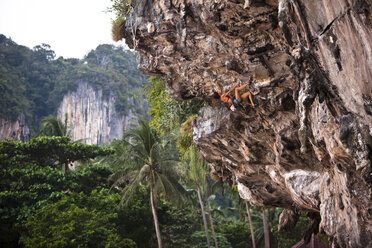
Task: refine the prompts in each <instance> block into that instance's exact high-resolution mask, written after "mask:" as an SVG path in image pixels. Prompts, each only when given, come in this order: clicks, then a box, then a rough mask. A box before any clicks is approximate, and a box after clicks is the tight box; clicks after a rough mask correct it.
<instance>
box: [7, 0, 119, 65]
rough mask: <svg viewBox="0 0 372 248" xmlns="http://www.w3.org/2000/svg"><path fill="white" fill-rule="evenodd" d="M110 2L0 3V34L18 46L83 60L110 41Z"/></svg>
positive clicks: (26, 0) (10, 0)
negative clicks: (44, 47) (43, 46)
mask: <svg viewBox="0 0 372 248" xmlns="http://www.w3.org/2000/svg"><path fill="white" fill-rule="evenodd" d="M110 4H111V1H110V0H0V34H4V35H5V36H6V37H8V38H9V37H10V38H11V39H12V40H13V41H15V42H16V43H17V44H19V45H24V46H27V47H30V48H32V47H34V46H36V45H40V44H41V43H46V44H49V45H50V46H51V49H52V50H53V51H55V52H56V54H57V57H59V56H63V57H64V58H82V57H83V56H84V55H85V54H87V53H88V52H89V51H90V50H92V49H95V48H96V47H97V46H98V45H99V44H124V43H123V42H121V43H115V42H114V41H112V39H111V21H112V19H113V18H114V15H113V14H112V13H105V11H106V9H107V8H108V7H109V6H110Z"/></svg>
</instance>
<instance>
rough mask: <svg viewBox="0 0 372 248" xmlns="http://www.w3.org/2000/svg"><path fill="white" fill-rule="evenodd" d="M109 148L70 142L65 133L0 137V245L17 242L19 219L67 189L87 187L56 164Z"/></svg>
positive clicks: (90, 155) (84, 158) (102, 153)
mask: <svg viewBox="0 0 372 248" xmlns="http://www.w3.org/2000/svg"><path fill="white" fill-rule="evenodd" d="M111 151H112V150H111V149H106V148H101V147H99V146H89V145H83V144H76V143H70V139H69V138H68V137H38V138H35V139H32V140H31V141H29V142H26V143H21V142H15V141H10V140H3V141H0V213H1V214H0V246H2V247H16V246H17V243H18V242H17V240H18V238H19V236H20V233H21V229H20V223H21V222H22V221H23V220H24V219H25V218H27V217H28V216H30V215H31V214H32V213H33V212H34V211H35V210H37V209H40V208H41V207H43V206H45V205H46V204H48V203H51V202H54V201H56V200H58V199H60V197H61V196H63V195H64V194H65V193H66V192H70V191H80V190H81V189H82V188H83V187H86V186H84V180H83V178H84V177H83V176H82V177H77V174H75V173H65V174H64V173H63V172H62V171H61V170H60V169H57V168H56V165H58V167H59V165H62V164H63V165H65V164H68V163H69V162H70V161H71V162H72V161H76V160H87V159H89V158H94V157H97V156H101V155H108V154H110V153H111ZM80 185H82V186H81V187H82V188H80ZM96 185H97V184H95V185H94V186H96Z"/></svg>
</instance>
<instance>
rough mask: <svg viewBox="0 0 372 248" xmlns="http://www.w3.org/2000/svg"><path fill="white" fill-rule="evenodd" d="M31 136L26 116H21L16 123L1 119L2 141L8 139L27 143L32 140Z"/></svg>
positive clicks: (0, 134) (0, 137)
mask: <svg viewBox="0 0 372 248" xmlns="http://www.w3.org/2000/svg"><path fill="white" fill-rule="evenodd" d="M30 135H31V134H30V129H29V127H28V126H27V124H26V121H25V116H24V114H21V115H20V116H19V117H18V118H17V120H16V121H11V120H7V119H4V118H0V140H3V139H5V138H8V139H12V140H15V141H22V142H26V141H28V140H29V139H30Z"/></svg>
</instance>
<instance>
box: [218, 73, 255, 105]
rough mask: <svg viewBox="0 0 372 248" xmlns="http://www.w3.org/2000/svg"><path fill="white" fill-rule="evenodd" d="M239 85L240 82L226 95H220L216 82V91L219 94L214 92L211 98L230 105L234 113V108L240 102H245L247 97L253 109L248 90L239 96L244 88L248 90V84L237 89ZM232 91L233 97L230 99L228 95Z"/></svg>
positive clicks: (219, 87) (219, 88)
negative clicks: (233, 92)
mask: <svg viewBox="0 0 372 248" xmlns="http://www.w3.org/2000/svg"><path fill="white" fill-rule="evenodd" d="M239 83H240V80H239V81H238V82H237V83H236V84H235V85H234V86H233V87H232V88H231V89H230V90H229V91H227V92H226V93H222V89H221V86H220V85H219V83H218V82H216V84H217V87H218V90H219V91H220V92H214V94H213V97H214V98H215V99H220V100H221V101H223V102H225V103H230V104H232V105H231V110H232V111H235V106H238V105H239V104H240V103H241V102H242V101H246V100H247V98H248V97H249V101H250V102H251V105H252V107H255V105H254V103H253V100H252V94H251V92H250V91H249V90H248V91H247V92H245V93H243V94H242V95H241V94H240V92H241V91H242V90H244V89H245V88H249V83H246V84H244V85H242V86H240V87H237V86H238V85H239ZM233 90H235V97H233V98H231V97H230V96H229V94H230V92H231V91H233Z"/></svg>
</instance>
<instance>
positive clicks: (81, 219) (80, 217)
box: [21, 189, 136, 248]
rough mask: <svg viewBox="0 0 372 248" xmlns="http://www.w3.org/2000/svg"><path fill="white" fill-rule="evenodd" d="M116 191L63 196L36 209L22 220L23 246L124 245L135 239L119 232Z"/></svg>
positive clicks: (132, 246) (128, 247)
mask: <svg viewBox="0 0 372 248" xmlns="http://www.w3.org/2000/svg"><path fill="white" fill-rule="evenodd" d="M119 197H120V196H119V195H118V194H109V193H108V190H107V189H103V190H101V191H100V192H97V191H96V190H93V191H92V192H91V193H90V195H85V194H84V193H80V194H72V195H70V196H64V197H63V198H62V199H61V200H59V201H58V202H56V203H53V204H49V205H46V206H45V207H44V208H42V209H40V210H37V211H36V212H35V213H34V214H33V215H32V216H30V217H28V218H27V220H26V221H25V224H24V226H25V228H26V230H27V232H25V234H24V235H23V236H22V238H21V242H22V243H23V244H24V245H25V247H30V248H31V247H32V248H37V247H40V248H42V247H43V248H44V247H97V248H98V247H102V248H103V247H110V248H114V247H117V248H119V247H121V248H123V247H125V248H134V247H136V245H135V243H134V242H133V241H132V240H130V239H124V238H122V237H121V236H120V235H119V234H118V230H117V228H118V227H117V226H116V224H115V223H116V220H117V218H118V215H117V213H116V212H115V209H116V205H117V204H118V202H119V200H120V199H119Z"/></svg>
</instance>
